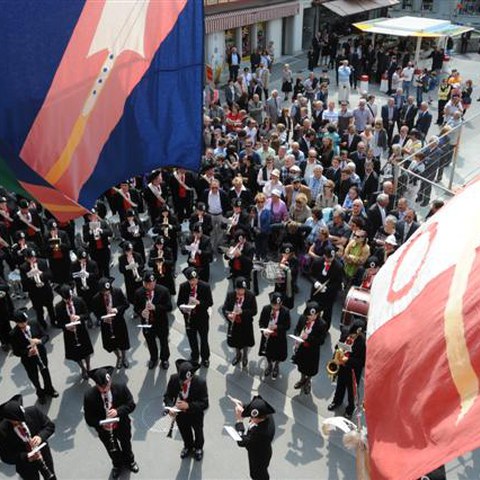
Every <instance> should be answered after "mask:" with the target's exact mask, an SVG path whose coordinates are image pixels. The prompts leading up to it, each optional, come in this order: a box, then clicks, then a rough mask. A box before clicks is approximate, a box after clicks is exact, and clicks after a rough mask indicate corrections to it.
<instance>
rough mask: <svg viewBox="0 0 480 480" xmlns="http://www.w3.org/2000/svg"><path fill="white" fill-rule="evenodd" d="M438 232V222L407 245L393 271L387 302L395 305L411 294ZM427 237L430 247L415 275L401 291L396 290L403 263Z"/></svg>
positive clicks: (426, 250)
mask: <svg viewBox="0 0 480 480" xmlns="http://www.w3.org/2000/svg"><path fill="white" fill-rule="evenodd" d="M437 232H438V229H437V222H434V223H432V224H430V225H429V226H428V228H427V229H426V230H425V231H424V232H422V233H421V234H420V235H418V236H417V237H415V238H414V239H413V240H412V241H411V242H410V243H409V244H408V245H407V247H406V248H405V249H404V250H403V252H402V253H401V255H400V257H399V259H398V260H397V263H396V265H395V268H394V270H393V275H392V279H391V280H390V286H389V289H388V295H387V300H388V301H389V302H391V303H393V302H397V301H398V300H400V299H402V298H403V297H405V295H407V294H408V293H409V292H410V290H411V289H412V287H413V286H414V285H415V281H416V280H417V277H418V275H419V273H420V271H421V270H422V268H423V265H424V264H425V260H426V259H427V257H428V253H429V252H430V250H431V248H432V244H433V241H434V239H435V237H436V236H437ZM425 235H428V237H429V238H428V246H427V248H426V249H425V252H424V254H423V257H422V258H421V259H419V261H418V263H417V268H416V269H415V271H414V272H413V274H412V275H411V276H410V280H409V281H408V282H407V283H406V284H405V285H403V287H401V288H400V289H399V290H394V289H393V285H394V284H395V281H396V280H397V276H398V271H399V269H400V266H401V265H402V263H403V262H404V261H406V258H407V255H408V254H409V253H410V251H411V249H412V248H413V247H414V246H415V245H416V244H417V242H418V241H419V240H420V239H422V238H423V237H424V236H425Z"/></svg>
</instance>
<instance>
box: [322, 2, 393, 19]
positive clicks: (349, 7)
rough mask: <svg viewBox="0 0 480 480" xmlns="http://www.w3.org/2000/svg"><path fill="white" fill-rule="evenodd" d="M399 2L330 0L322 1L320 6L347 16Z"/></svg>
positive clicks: (341, 15)
mask: <svg viewBox="0 0 480 480" xmlns="http://www.w3.org/2000/svg"><path fill="white" fill-rule="evenodd" d="M399 3H400V2H399V1H398V0H333V1H332V2H326V3H322V6H324V7H325V8H328V9H329V10H331V11H332V12H333V13H336V14H337V15H339V16H340V17H348V16H349V15H356V14H357V13H363V12H369V11H370V10H376V9H377V8H384V7H393V6H394V5H397V4H399Z"/></svg>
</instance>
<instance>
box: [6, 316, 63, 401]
mask: <svg viewBox="0 0 480 480" xmlns="http://www.w3.org/2000/svg"><path fill="white" fill-rule="evenodd" d="M12 320H13V321H14V322H15V323H16V325H15V327H14V328H13V330H12V331H11V332H10V344H11V346H12V351H13V354H14V355H15V356H16V357H20V361H21V362H22V365H23V367H24V368H25V371H26V372H27V376H28V378H29V379H30V381H31V382H32V384H33V386H34V387H35V390H36V393H37V397H38V401H39V402H40V403H41V404H44V403H45V402H46V397H47V396H49V397H54V398H56V397H58V392H57V391H56V390H55V388H53V385H52V377H51V376H50V370H49V369H48V361H47V351H46V349H45V344H46V343H47V342H48V340H49V336H48V335H47V334H46V333H45V330H43V328H42V327H41V326H40V325H39V324H38V323H37V322H35V321H32V322H30V321H29V319H28V315H27V313H26V312H25V310H16V311H15V312H14V313H13V318H12ZM39 372H40V374H41V375H42V378H43V388H42V386H41V384H40V380H39V376H38V373H39Z"/></svg>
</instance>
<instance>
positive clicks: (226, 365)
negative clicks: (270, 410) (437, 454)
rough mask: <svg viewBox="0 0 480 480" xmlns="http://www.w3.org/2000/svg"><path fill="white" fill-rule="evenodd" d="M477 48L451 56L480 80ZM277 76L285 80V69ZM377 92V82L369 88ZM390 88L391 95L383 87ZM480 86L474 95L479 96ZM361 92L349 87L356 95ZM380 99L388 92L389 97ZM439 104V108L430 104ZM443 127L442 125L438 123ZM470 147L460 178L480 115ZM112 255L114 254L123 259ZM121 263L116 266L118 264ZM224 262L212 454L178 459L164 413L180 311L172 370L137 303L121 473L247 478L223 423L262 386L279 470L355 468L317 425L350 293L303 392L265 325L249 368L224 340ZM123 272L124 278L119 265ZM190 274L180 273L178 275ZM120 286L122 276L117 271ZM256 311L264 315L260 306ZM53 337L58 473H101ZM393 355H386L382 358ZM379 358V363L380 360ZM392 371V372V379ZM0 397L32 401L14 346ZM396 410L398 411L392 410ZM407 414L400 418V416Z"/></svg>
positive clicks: (101, 459)
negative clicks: (266, 346) (145, 328)
mask: <svg viewBox="0 0 480 480" xmlns="http://www.w3.org/2000/svg"><path fill="white" fill-rule="evenodd" d="M286 61H288V62H289V63H290V64H291V66H292V69H293V70H294V72H299V71H304V67H305V59H304V57H303V56H301V57H298V58H297V57H295V58H289V59H287V60H286ZM478 62H479V56H478V55H477V54H470V55H466V56H461V57H460V56H459V57H454V59H453V61H452V65H454V66H456V67H457V68H459V69H460V70H461V72H462V75H463V78H468V77H469V76H470V77H472V78H473V80H474V82H476V81H477V82H478V81H479V78H478V65H479V63H478ZM280 68H281V67H279V66H276V67H275V68H274V76H275V78H276V80H275V83H274V85H275V86H277V87H279V84H280V81H279V80H278V71H279V70H280ZM372 91H373V92H377V86H375V87H374V88H373V89H372ZM381 96H382V97H384V95H381ZM478 96H479V95H478V89H476V90H475V91H474V98H476V97H478ZM356 98H358V94H353V95H352V101H353V104H354V105H355V104H356ZM382 101H383V100H382ZM432 109H433V110H435V108H432ZM479 111H480V103H477V102H474V104H473V105H472V109H471V112H469V117H470V116H473V115H474V114H475V113H477V112H479ZM435 128H436V127H435ZM465 130H466V131H467V133H468V134H467V135H464V147H462V149H461V155H460V160H459V170H458V172H457V176H456V180H458V181H459V182H460V183H463V181H464V180H465V179H466V178H468V177H469V176H471V174H472V172H473V171H474V170H475V169H476V168H478V167H477V158H478V157H477V155H475V153H476V152H475V149H476V148H478V147H476V143H477V142H478V138H479V133H478V132H479V127H478V126H477V124H476V123H475V124H473V123H472V124H468V125H467V126H466V127H465ZM116 263H117V262H116V259H115V264H116ZM185 265H186V264H185V261H184V257H183V256H182V257H180V259H179V264H178V268H179V270H181V269H182V268H183V267H184V266H185ZM115 271H116V270H115ZM225 272H226V270H225V264H224V262H223V260H221V259H220V258H219V259H218V260H217V261H216V262H215V263H214V264H213V265H212V273H211V285H212V288H213V293H214V302H215V303H214V309H213V312H212V315H211V320H210V325H211V330H210V345H211V349H212V358H211V366H210V368H209V369H204V368H202V369H201V371H200V375H202V376H205V377H206V379H207V383H208V387H209V393H210V408H209V410H208V411H207V414H206V418H205V435H206V445H205V457H204V459H203V461H202V462H195V461H194V460H183V461H182V460H180V458H179V453H180V450H181V448H182V443H181V440H180V436H179V434H178V432H176V433H175V434H174V438H173V439H168V438H166V431H165V430H166V428H168V424H167V423H165V421H164V420H165V419H162V397H163V393H164V390H165V387H166V382H167V381H168V378H169V375H170V374H171V373H173V372H174V366H173V363H174V360H175V359H176V358H180V357H188V356H189V350H188V343H187V341H186V337H185V334H184V326H183V319H182V318H181V317H180V315H179V314H178V312H175V315H172V316H171V335H170V345H171V350H172V356H171V359H170V360H171V366H170V369H169V370H168V372H165V371H164V370H161V369H159V368H156V369H155V370H148V369H147V368H146V363H147V361H148V352H147V348H146V345H145V344H144V341H143V336H142V335H141V333H140V332H139V329H138V328H137V327H136V323H137V322H136V321H135V320H130V311H128V312H127V315H126V318H128V320H127V323H128V325H129V332H130V340H131V343H132V348H131V350H130V351H129V358H130V360H131V367H130V368H129V369H128V370H127V371H126V372H124V371H123V370H122V371H121V372H120V373H118V374H116V378H118V379H122V380H128V385H129V387H130V389H131V390H132V392H133V394H134V397H135V399H136V401H137V408H136V410H135V412H134V413H133V448H134V452H135V455H136V459H137V461H138V463H139V466H140V473H139V474H138V475H136V476H134V475H133V474H132V475H131V476H130V475H129V474H127V473H126V474H124V475H123V477H122V478H132V479H133V478H138V479H150V478H152V479H153V478H155V479H172V478H176V479H179V480H180V479H181V480H183V479H200V478H203V479H245V478H248V463H247V454H246V451H245V450H243V449H240V448H238V447H237V445H236V444H235V443H234V442H233V441H232V440H231V439H230V437H228V436H227V435H226V433H225V432H224V431H223V426H224V425H225V424H233V421H234V413H233V406H232V404H231V403H230V401H229V400H228V398H227V394H229V395H232V396H234V397H237V398H239V399H241V400H243V401H247V400H248V399H249V398H250V397H251V395H252V394H255V393H260V394H261V395H263V396H264V397H265V398H266V399H267V400H268V401H269V402H270V403H272V405H273V406H274V407H275V408H276V410H277V414H276V415H275V420H276V425H277V433H276V438H275V442H274V445H273V449H274V455H273V459H272V463H271V468H270V472H271V477H272V478H273V479H296V480H301V479H316V480H318V479H320V480H323V479H328V480H335V479H339V480H343V479H346V480H350V479H353V478H355V474H354V466H355V465H354V458H353V456H352V455H351V453H350V452H348V451H346V450H345V449H344V448H343V446H342V445H341V439H340V437H339V436H337V437H333V438H332V440H330V441H325V440H324V439H323V438H322V437H321V435H320V434H319V425H320V423H321V421H322V419H323V418H325V417H328V416H331V414H330V412H328V411H327V405H328V403H329V400H330V399H331V396H332V393H333V390H334V386H333V385H332V384H331V383H330V381H329V380H328V378H327V376H326V373H325V365H326V362H327V361H328V359H329V358H330V357H331V354H332V343H333V344H334V343H335V342H336V340H337V339H338V323H339V319H340V313H341V305H343V297H341V298H340V299H339V300H338V302H337V307H336V311H335V314H334V320H333V324H334V328H333V330H332V331H331V335H330V337H329V339H327V342H326V343H325V345H324V346H323V347H322V349H321V360H320V365H321V367H320V373H319V375H318V376H317V377H315V378H314V380H313V388H312V394H311V395H309V396H305V395H303V394H298V393H297V391H296V390H294V389H293V384H294V382H295V381H296V380H297V379H298V375H297V373H296V369H295V367H294V365H292V364H291V363H290V362H288V361H287V362H285V364H283V365H282V366H281V373H280V376H279V378H278V379H277V380H276V381H272V380H271V378H268V379H267V380H266V381H263V376H262V372H263V368H264V363H263V362H264V361H261V362H259V357H258V355H257V353H258V343H259V342H258V340H259V332H258V330H257V331H256V332H255V334H256V340H257V345H256V347H254V348H253V349H252V351H251V354H250V363H249V366H248V369H247V370H244V371H242V369H241V368H238V367H237V368H235V367H232V366H231V365H230V360H231V358H232V352H231V351H230V349H229V348H228V347H227V345H226V323H225V320H224V319H223V318H222V316H221V315H220V313H219V308H220V307H221V305H222V303H223V300H224V298H225V294H226V292H227V280H226V279H225V277H226V273H225ZM116 276H117V279H118V278H119V277H118V275H116ZM180 281H181V282H183V281H184V278H183V275H179V277H178V279H177V283H178V282H180ZM116 285H117V286H120V281H119V280H117V282H116ZM299 286H300V293H299V294H298V295H297V302H296V307H297V308H296V311H293V312H292V324H293V325H292V328H293V326H294V325H295V324H296V321H297V319H298V313H299V312H300V308H298V307H299V306H303V305H304V302H305V299H306V297H307V295H308V293H309V286H308V284H307V282H306V281H305V280H304V279H300V280H299ZM270 290H271V289H270V287H269V286H268V285H266V284H265V282H263V284H262V285H261V294H260V295H259V296H258V297H257V302H258V306H259V309H260V308H261V307H262V306H264V305H265V304H266V302H267V301H268V297H267V294H268V292H269V291H270ZM257 319H258V316H257ZM50 334H51V342H50V344H49V346H48V351H49V362H50V365H51V371H52V377H53V382H54V385H55V387H56V389H57V390H58V391H59V392H60V397H59V398H58V399H54V400H52V401H51V402H49V403H48V404H47V405H45V406H41V408H42V409H43V410H44V411H45V412H46V413H47V414H48V415H49V416H50V417H51V418H52V419H53V420H54V421H55V423H56V433H55V434H54V436H53V437H52V439H51V442H50V444H51V447H52V450H53V455H54V460H55V466H56V470H57V474H58V478H59V479H60V480H63V479H72V480H73V479H104V478H108V476H109V474H110V468H111V465H110V461H109V459H108V457H107V455H106V453H105V451H104V448H103V446H102V445H101V443H100V441H99V440H98V439H97V438H96V435H95V434H94V433H93V432H92V430H91V429H89V428H88V427H87V426H86V424H85V421H84V419H83V412H82V401H83V394H84V392H85V390H86V388H87V384H86V382H83V381H81V379H80V375H79V372H78V371H77V366H76V364H73V363H71V362H66V361H65V360H64V351H63V341H62V335H61V331H60V330H50ZM91 336H92V341H93V342H94V344H95V355H94V357H93V360H92V366H93V367H98V366H102V365H106V364H113V363H114V357H113V355H108V354H107V353H106V352H105V351H104V350H103V349H102V346H101V339H100V336H99V329H98V328H95V329H93V330H91ZM385 361H388V359H385ZM379 368H381V365H380V366H379ZM385 381H395V379H385ZM0 386H1V388H0V392H1V394H0V399H1V400H2V401H4V400H5V399H8V398H10V396H12V395H14V394H16V393H22V394H23V395H24V402H25V405H31V404H33V403H34V402H35V400H36V396H35V394H34V391H33V389H32V387H31V386H30V383H29V381H28V379H27V377H26V374H25V371H24V369H23V368H22V366H21V365H20V363H19V361H18V359H17V358H15V357H14V356H13V355H12V354H8V355H6V354H5V353H4V352H0ZM392 415H395V412H392ZM398 421H399V422H401V418H399V419H398ZM479 476H480V452H479V451H476V452H474V453H473V454H469V455H466V456H465V457H462V458H460V459H458V460H455V461H454V462H452V463H451V464H449V465H448V479H449V480H471V479H475V478H479ZM0 477H1V478H12V477H15V473H14V470H13V469H12V468H11V467H8V466H6V465H4V464H1V465H0Z"/></svg>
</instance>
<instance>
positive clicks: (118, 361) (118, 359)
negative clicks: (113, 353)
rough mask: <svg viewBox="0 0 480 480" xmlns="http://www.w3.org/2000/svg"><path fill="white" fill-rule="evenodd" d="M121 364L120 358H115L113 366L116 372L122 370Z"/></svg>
mask: <svg viewBox="0 0 480 480" xmlns="http://www.w3.org/2000/svg"><path fill="white" fill-rule="evenodd" d="M122 365H123V362H122V359H121V358H117V364H116V365H115V367H116V369H117V370H120V369H121V368H122Z"/></svg>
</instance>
